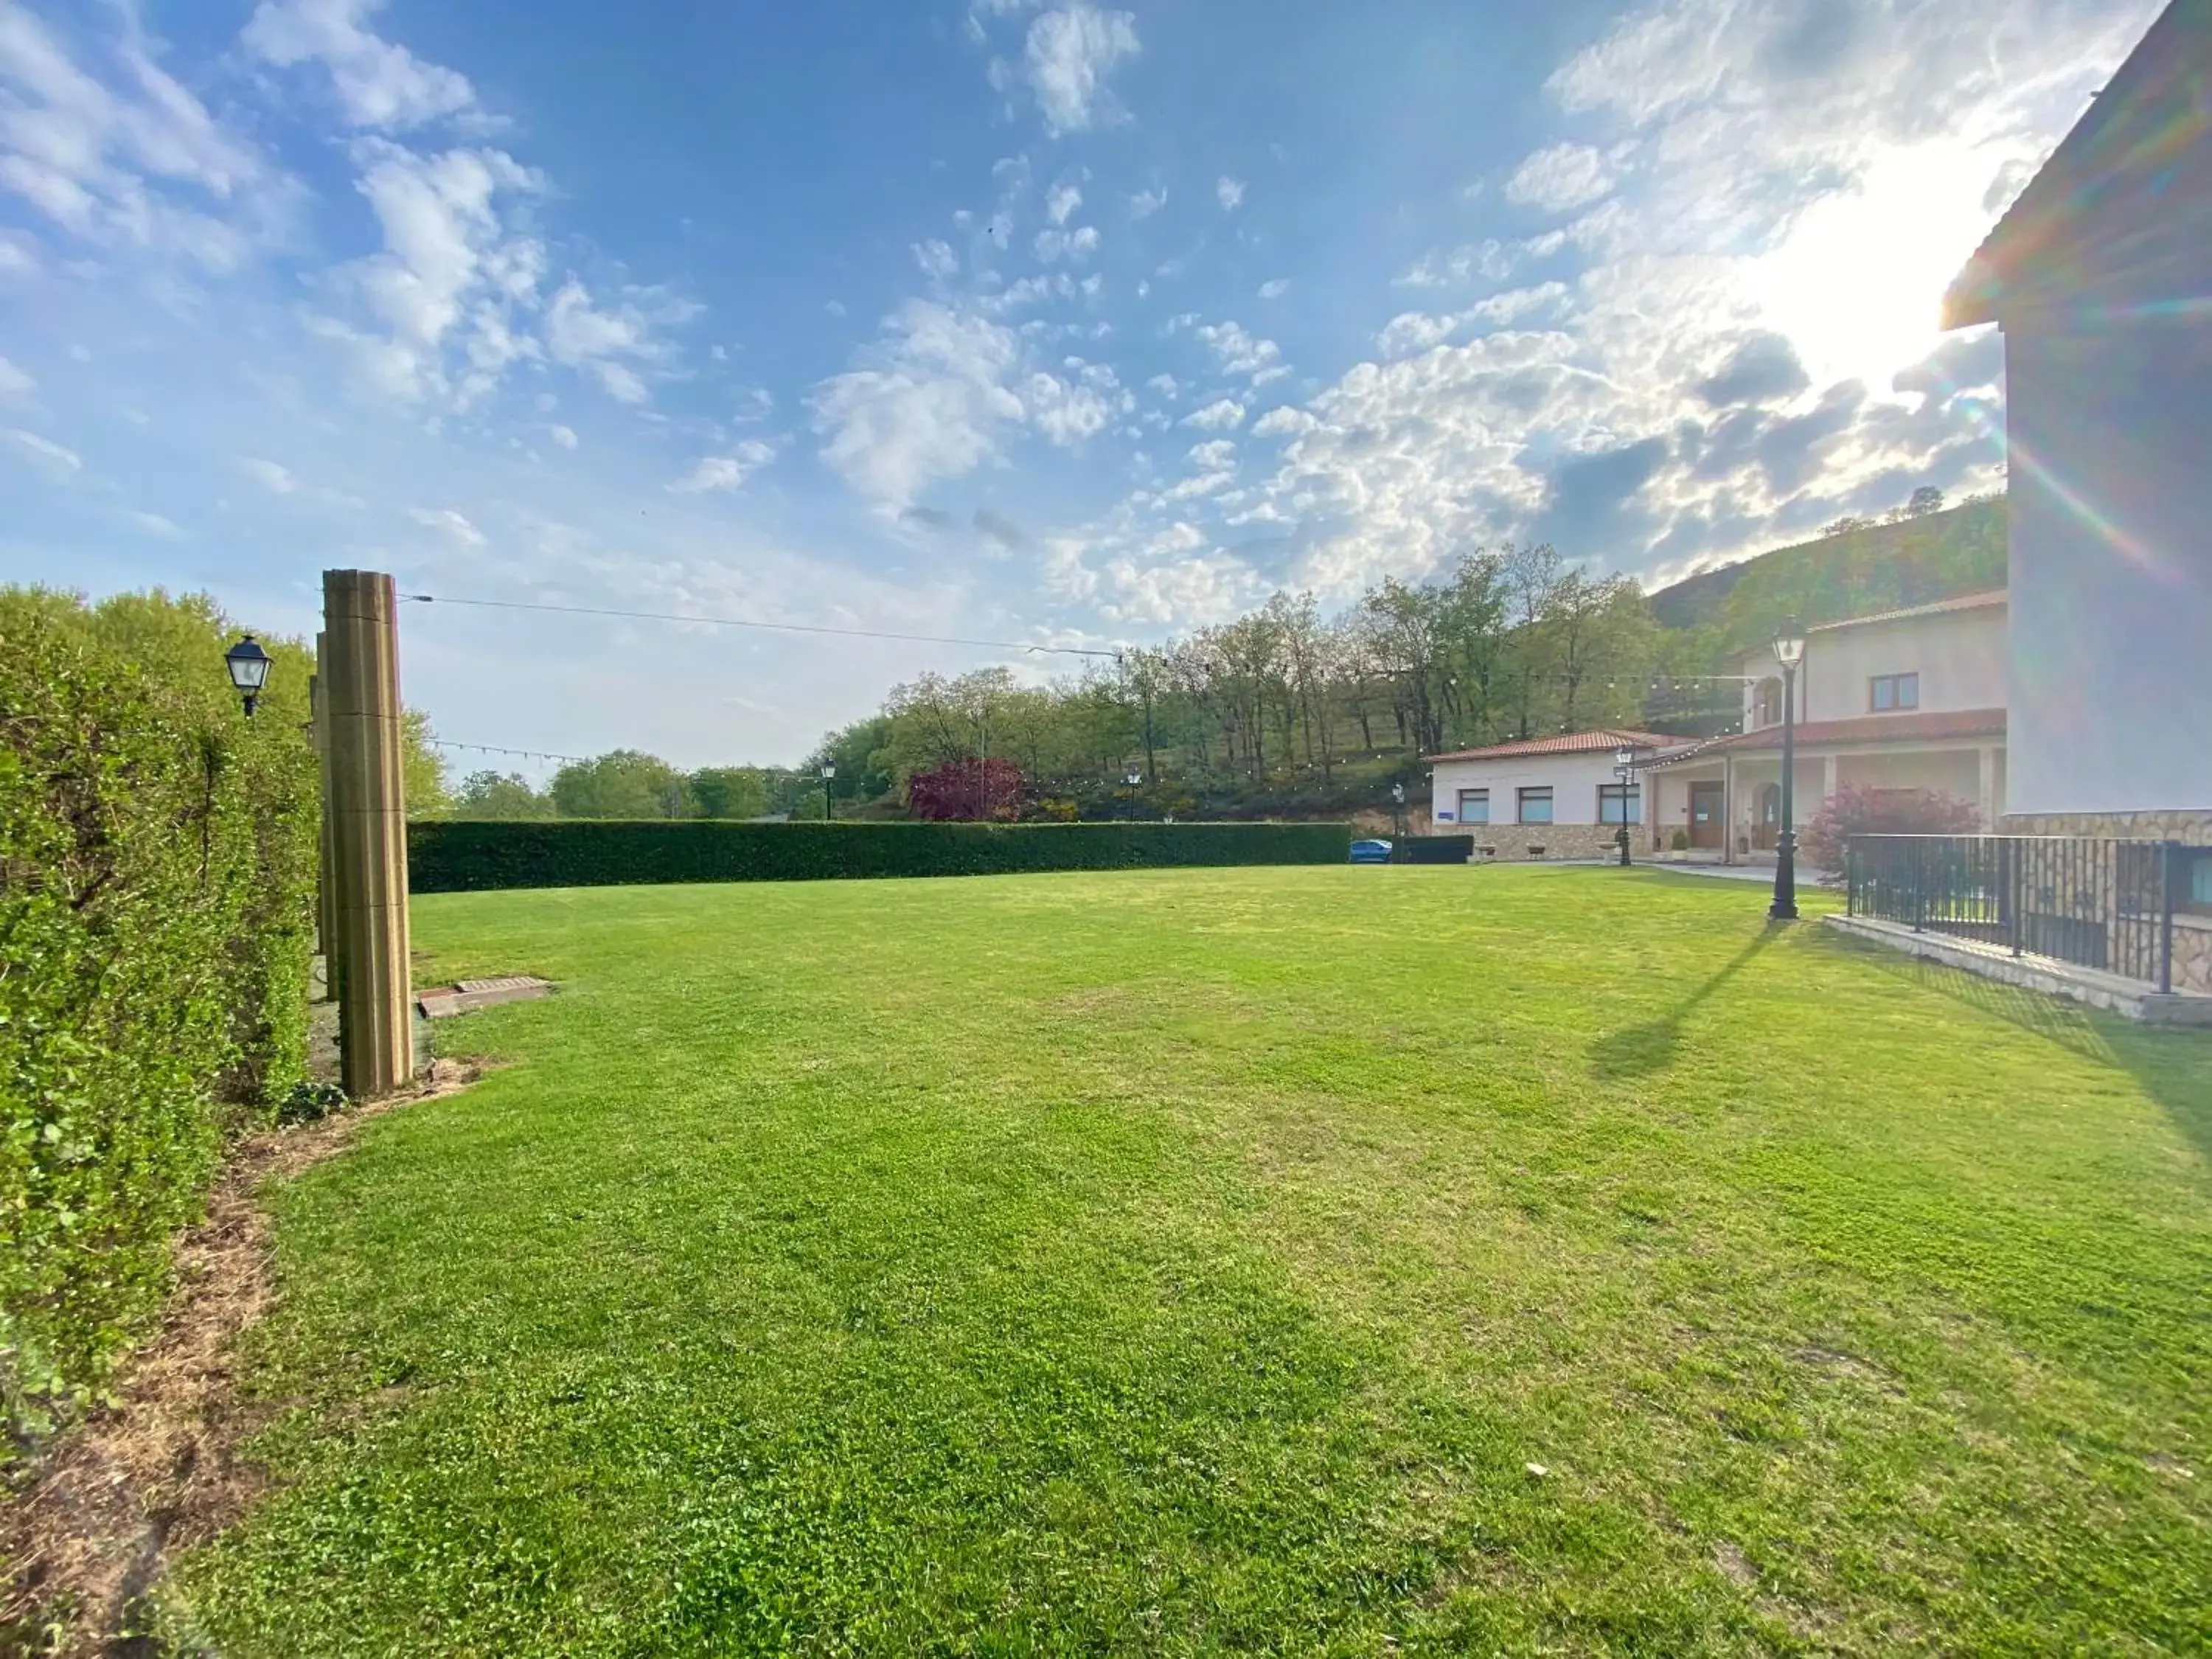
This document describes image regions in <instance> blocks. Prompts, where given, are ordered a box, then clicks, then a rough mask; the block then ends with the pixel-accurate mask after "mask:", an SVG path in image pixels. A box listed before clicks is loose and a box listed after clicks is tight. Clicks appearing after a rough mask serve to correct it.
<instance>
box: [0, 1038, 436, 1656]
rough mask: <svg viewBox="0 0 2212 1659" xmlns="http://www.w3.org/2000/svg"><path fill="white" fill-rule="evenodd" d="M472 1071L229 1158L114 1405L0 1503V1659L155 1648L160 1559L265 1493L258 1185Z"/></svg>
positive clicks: (267, 1410) (251, 1143)
mask: <svg viewBox="0 0 2212 1659" xmlns="http://www.w3.org/2000/svg"><path fill="white" fill-rule="evenodd" d="M478 1074H479V1072H478V1068H477V1066H471V1065H463V1064H459V1063H457V1062H455V1061H453V1060H439V1061H437V1062H436V1063H435V1065H434V1066H432V1067H431V1071H430V1075H429V1077H428V1079H426V1081H425V1082H424V1083H423V1085H422V1086H421V1087H419V1088H417V1089H416V1090H415V1091H412V1092H410V1093H408V1094H404V1095H396V1096H394V1097H392V1098H391V1099H389V1100H385V1101H379V1102H377V1103H375V1104H374V1105H369V1106H359V1107H353V1108H349V1109H347V1110H345V1111H343V1112H340V1113H337V1115H333V1116H331V1117H329V1118H326V1119H325V1120H324V1121H321V1122H319V1123H314V1124H309V1125H307V1126H304V1127H299V1128H291V1129H276V1130H271V1131H269V1132H267V1133H263V1134H258V1135H254V1136H252V1137H250V1138H248V1139H245V1140H243V1141H240V1143H239V1144H238V1145H237V1146H235V1147H234V1148H233V1149H232V1152H231V1156H230V1158H229V1160H228V1163H227V1164H225V1165H224V1168H223V1170H222V1175H221V1176H219V1177H218V1178H217V1180H216V1184H215V1188H214V1189H213V1190H212V1191H211V1192H210V1194H209V1195H208V1214H207V1219H206V1220H205V1221H204V1222H203V1223H201V1224H200V1225H198V1226H197V1227H194V1228H192V1229H191V1230H190V1231H187V1232H186V1233H185V1235H184V1236H183V1237H181V1238H180V1239H179V1242H178V1244H177V1249H176V1252H175V1261H176V1276H177V1284H176V1289H175V1290H174V1291H173V1292H172V1293H171V1296H170V1298H169V1304H168V1307H167V1310H166V1311H165V1313H164V1315H163V1317H162V1324H161V1332H160V1334H158V1335H157V1336H156V1337H155V1338H154V1339H153V1340H151V1341H150V1342H149V1343H148V1344H147V1345H146V1346H145V1347H144V1348H143V1350H141V1351H140V1352H139V1353H138V1355H137V1358H134V1359H133V1360H132V1361H131V1363H130V1364H129V1365H128V1367H127V1368H126V1369H125V1371H124V1373H123V1375H122V1376H121V1378H120V1379H119V1380H118V1384H117V1386H116V1389H115V1395H116V1398H117V1400H118V1402H119V1403H118V1404H117V1405H115V1406H113V1407H101V1408H100V1409H98V1410H95V1411H94V1412H93V1413H91V1414H90V1415H88V1416H87V1417H86V1418H84V1419H82V1420H81V1421H79V1422H77V1423H76V1424H74V1425H71V1426H70V1428H68V1429H66V1430H64V1431H63V1432H62V1433H61V1434H59V1435H58V1436H57V1437H55V1438H54V1440H53V1441H52V1443H50V1444H49V1445H47V1446H46V1448H45V1449H43V1450H42V1451H41V1452H40V1454H39V1455H38V1457H37V1458H36V1459H35V1460H34V1462H33V1465H32V1467H31V1468H30V1470H29V1472H28V1473H27V1475H25V1476H23V1478H21V1480H19V1481H17V1482H16V1483H15V1485H16V1488H17V1489H16V1491H15V1493H14V1495H13V1496H12V1497H10V1498H8V1499H7V1500H6V1501H4V1502H0V1563H4V1564H6V1574H7V1579H6V1582H5V1583H4V1584H0V1655H6V1654H10V1653H23V1654H38V1655H41V1656H52V1659H81V1656H92V1655H101V1656H126V1655H133V1654H145V1655H151V1654H153V1653H154V1652H155V1649H154V1648H153V1647H152V1646H151V1645H150V1644H149V1642H148V1641H147V1638H144V1637H143V1636H142V1635H141V1634H139V1633H138V1632H137V1630H136V1629H135V1628H134V1626H136V1624H137V1614H138V1613H139V1612H140V1610H141V1608H142V1607H143V1604H144V1601H145V1597H146V1593H147V1591H148V1590H149V1589H151V1588H152V1586H153V1584H154V1583H155V1580H157V1579H158V1578H160V1577H161V1571H162V1568H163V1567H164V1565H166V1564H167V1559H168V1556H169V1553H170V1552H171V1551H173V1550H178V1549H182V1548H185V1547H188V1546H190V1545H192V1544H196V1543H199V1542H201V1541H204V1540H205V1539H208V1538H210V1537H212V1536H214V1534H216V1533H217V1532H220V1531H221V1530H222V1528H224V1527H226V1526H228V1525H229V1524H230V1523H231V1522H234V1521H235V1520H236V1519H237V1518H238V1517H239V1516H240V1515H241V1514H243V1513H244V1512H245V1510H246V1505H247V1504H249V1503H251V1502H252V1499H253V1498H254V1497H255V1496H256V1495H257V1494H258V1492H261V1491H262V1489H263V1488H264V1486H266V1485H267V1483H268V1482H267V1477H266V1475H265V1474H264V1473H263V1472H262V1471H261V1470H260V1469H259V1468H257V1467H255V1466H254V1465H253V1464H252V1462H249V1461H247V1460H246V1459H245V1458H244V1457H242V1456H241V1455H240V1447H241V1446H242V1445H243V1444H244V1443H245V1442H246V1440H247V1439H248V1438H249V1437H251V1436H252V1434H253V1433H254V1431H256V1430H258V1429H259V1428H260V1427H262V1426H263V1425H264V1424H265V1423H267V1422H268V1421H269V1420H270V1419H271V1418H273V1417H274V1416H275V1415H276V1413H277V1412H278V1411H279V1410H280V1409H281V1407H279V1406H277V1405H276V1404H275V1403H274V1402H270V1401H248V1400H246V1399H243V1398H242V1397H241V1395H240V1389H239V1387H238V1383H239V1375H238V1368H237V1352H236V1350H237V1339H238V1336H239V1334H240V1332H242V1331H244V1330H245V1329H246V1327H248V1326H249V1325H252V1324H253V1323H254V1322H256V1321H257V1320H259V1319H261V1318H263V1317H264V1316H266V1315H267V1314H268V1312H269V1311H270V1309H271V1308H272V1307H273V1306H274V1305H275V1304H276V1275H275V1272H274V1267H273V1261H272V1257H271V1252H270V1227H269V1218H268V1216H267V1215H266V1214H265V1213H264V1212H263V1210H262V1208H261V1206H260V1205H259V1203H258V1201H257V1200H258V1194H259V1193H260V1190H261V1188H262V1187H263V1185H264V1183H265V1182H269V1181H270V1180H271V1179H276V1180H289V1179H291V1178H292V1177H294V1176H297V1175H299V1174H300V1173H301V1171H302V1170H306V1169H307V1168H309V1167H310V1166H311V1165H313V1164H319V1163H320V1162H321V1161H322V1160H323V1159H325V1158H329V1157H331V1155H332V1154H334V1153H337V1152H342V1151H343V1150H344V1148H345V1146H346V1143H347V1142H348V1141H349V1139H352V1136H353V1133H354V1131H355V1129H356V1127H358V1126H359V1125H360V1124H362V1122H364V1121H367V1120H368V1119H369V1118H372V1117H376V1116H380V1115H382V1114H384V1113H386V1112H388V1111H392V1110H394V1109H398V1108H399V1107H403V1106H408V1105H411V1104H413V1103H415V1102H416V1101H418V1100H428V1099H435V1098H437V1097H441V1096H445V1095H450V1094H455V1093H458V1092H459V1091H461V1090H463V1089H465V1088H466V1087H467V1086H468V1085H470V1084H471V1083H473V1082H475V1081H476V1079H477V1076H478Z"/></svg>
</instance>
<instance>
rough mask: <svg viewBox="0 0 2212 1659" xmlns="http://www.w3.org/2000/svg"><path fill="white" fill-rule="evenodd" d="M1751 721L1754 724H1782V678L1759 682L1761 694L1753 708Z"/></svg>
mask: <svg viewBox="0 0 2212 1659" xmlns="http://www.w3.org/2000/svg"><path fill="white" fill-rule="evenodd" d="M1751 723H1752V724H1753V726H1779V725H1781V724H1782V682H1781V681H1780V680H1761V681H1760V682H1759V695H1758V698H1757V701H1756V706H1755V707H1754V708H1753V710H1752V715H1751Z"/></svg>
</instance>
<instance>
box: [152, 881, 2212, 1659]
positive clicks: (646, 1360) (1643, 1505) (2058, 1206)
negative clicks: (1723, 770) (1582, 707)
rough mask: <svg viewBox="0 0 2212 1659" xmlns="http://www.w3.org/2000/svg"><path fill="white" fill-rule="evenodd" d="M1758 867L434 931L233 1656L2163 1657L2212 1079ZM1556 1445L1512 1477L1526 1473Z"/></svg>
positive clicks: (662, 911)
mask: <svg viewBox="0 0 2212 1659" xmlns="http://www.w3.org/2000/svg"><path fill="white" fill-rule="evenodd" d="M1763 902H1764V898H1763V895H1762V894H1761V893H1760V892H1759V890H1758V889H1757V888H1755V887H1749V886H1740V885H1736V884H1727V883H1720V882H1712V883H1704V882H1696V881H1691V880H1684V879H1680V878H1668V877H1666V876H1663V875H1660V874H1656V873H1644V872H1637V873H1630V874H1626V875H1624V874H1622V873H1620V872H1613V871H1604V870H1595V869H1584V870H1558V869H1553V870H1541V869H1511V868H1507V869H1490V870H1472V871H1470V870H1465V869H1451V868H1443V869H1437V868H1412V867H1409V868H1399V867H1384V868H1358V869H1354V868H1340V869H1337V868H1332V869H1309V870H1239V871H1221V872H1204V871H1191V872H1167V873H1161V874H1109V875H1073V876H1021V877H1011V878H988V879H973V880H939V881H910V882H875V883H817V884H801V885H790V886H742V887H686V888H656V889H603V890H589V891H569V892H539V893H503V894H489V895H469V896H451V897H441V898H435V899H429V900H427V901H422V902H419V903H418V906H417V915H416V940H417V944H418V945H420V946H421V947H422V949H424V950H425V951H428V954H429V956H430V957H431V959H432V960H431V962H430V963H429V964H428V965H427V966H426V968H425V969H424V971H423V972H422V974H421V975H418V976H419V977H422V979H424V980H425V981H428V980H430V979H431V978H434V977H435V978H447V977H452V976H455V975H463V974H468V973H471V972H478V973H483V972H493V971H532V972H538V973H543V974H545V975H550V977H552V978H554V979H556V980H558V981H560V982H561V983H562V987H563V991H562V995H561V996H559V997H558V998H557V999H556V1000H552V1001H550V1002H545V1003H538V1004H529V1005H519V1006H510V1007H506V1008H501V1009H496V1010H494V1011H491V1012H488V1013H485V1014H482V1015H478V1016H474V1017H471V1018H470V1019H469V1020H468V1021H467V1022H465V1023H464V1024H459V1026H455V1027H447V1028H446V1029H445V1030H444V1031H443V1032H441V1036H444V1038H445V1039H446V1040H447V1043H448V1045H449V1046H453V1047H457V1048H460V1049H462V1050H464V1051H468V1052H481V1053H486V1054H495V1055H498V1056H500V1057H501V1058H503V1059H504V1060H507V1061H509V1062H511V1063H510V1064H508V1065H507V1066H505V1068H504V1069H501V1070H499V1071H497V1072H495V1073H493V1074H492V1075H491V1076H489V1078H488V1079H486V1080H485V1081H484V1082H483V1083H482V1084H480V1085H477V1087H476V1088H474V1089H473V1090H471V1091H468V1092H467V1093H465V1094H463V1095H461V1096H459V1097H453V1098H451V1099H447V1100H442V1101H437V1102H434V1103H426V1104H422V1105H418V1106H416V1107H413V1108H410V1109H407V1110H406V1111H404V1112H401V1113H398V1114H395V1115H390V1116H387V1117H386V1118H383V1119H381V1120H380V1121H376V1122H374V1123H373V1124H370V1125H368V1126H366V1127H365V1128H364V1131H363V1133H362V1135H361V1138H360V1140H359V1143H358V1145H357V1146H356V1148H355V1150H353V1151H352V1152H349V1154H348V1155H346V1156H345V1157H343V1158H339V1159H337V1160H335V1161H333V1162H331V1163H330V1164H325V1165H323V1166H321V1167H319V1168H317V1169H316V1170H313V1171H312V1172H311V1173H310V1174H309V1175H308V1176H306V1177H305V1178H303V1179H302V1180H301V1181H299V1182H296V1183H295V1184H294V1185H293V1186H291V1187H289V1188H286V1189H283V1190H282V1191H280V1192H278V1193H276V1194H272V1202H273V1203H274V1205H275V1206H276V1211H277V1215H278V1226H279V1231H278V1238H279V1246H280V1266H281V1271H282V1275H283V1285H284V1295H285V1301H284V1304H283V1310H282V1312H281V1313H280V1315H279V1316H277V1317H276V1319H275V1320H274V1321H273V1322H270V1323H268V1324H266V1325H264V1326H263V1327H262V1328H259V1330H258V1333H257V1334H255V1336H254V1338H253V1341H252V1355H253V1359H254V1362H255V1367H256V1370H255V1376H257V1378H258V1387H259V1389H261V1390H262V1391H264V1393H265V1394H266V1395H268V1396H269V1397H270V1399H271V1400H272V1401H278V1402H282V1403H283V1407H284V1408H285V1409H284V1410H283V1414H282V1415H281V1416H280V1417H279V1419H277V1422H276V1426H275V1427H274V1428H272V1429H271V1430H270V1431H268V1432H267V1433H266V1434H265V1435H264V1437H263V1440H262V1442H261V1443H260V1446H259V1450H260V1452H261V1453H262V1455H264V1457H265V1458H266V1459H267V1461H268V1462H269V1463H270V1466H271V1467H272V1468H273V1469H274V1470H275V1471H276V1474H277V1475H278V1476H279V1478H280V1479H281V1480H282V1482H283V1485H282V1486H280V1487H279V1488H278V1489H277V1490H276V1491H275V1492H273V1493H272V1494H271V1495H270V1497H269V1498H267V1499H266V1500H265V1501H264V1503H262V1504H260V1505H259V1506H258V1508H257V1509H256V1510H254V1512H253V1513H252V1515H251V1516H249V1517H248V1518H247V1519H246V1521H245V1522H243V1523H242V1524H241V1525H240V1526H239V1527H238V1528H235V1529H234V1531H233V1532H231V1533H230V1534H226V1535H225V1536H224V1537H223V1538H222V1539H221V1540H219V1541H216V1542H215V1543H214V1544H212V1545H210V1546H207V1547H203V1548H201V1549H200V1550H198V1551H197V1552H196V1553H192V1554H191V1555H189V1556H187V1557H186V1558H185V1560H184V1561H183V1562H182V1563H181V1565H180V1566H179V1570H178V1571H176V1573H175V1574H174V1575H173V1577H172V1578H171V1580H170V1581H169V1583H168V1585H167V1590H166V1595H167V1617H168V1620H169V1623H170V1625H171V1627H172V1630H173V1632H177V1633H179V1634H181V1635H184V1636H185V1637H187V1638H200V1639H204V1640H205V1641H207V1642H208V1643H210V1644H212V1645H213V1646H214V1647H215V1648H216V1650H219V1651H221V1652H222V1653H224V1654H226V1655H230V1656H249V1655H276V1654H301V1653H312V1654H316V1655H344V1654H378V1655H395V1654H408V1655H416V1654H419V1655H439V1656H453V1655H487V1656H489V1655H522V1654H527V1655H540V1654H574V1655H607V1656H616V1655H621V1656H644V1655H662V1654H702V1653H718V1654H719V1653H732V1654H743V1653H769V1652H783V1651H795V1652H802V1653H818V1654H839V1653H870V1654H878V1653H879V1654H919V1653H975V1654H992V1655H1026V1654H1066V1653H1100V1654H1105V1653H1115V1654H1120V1653H1132V1654H1133V1653H1176V1654H1183V1653H1193V1654H1195V1653H1230V1652H1236V1653H1284V1654H1300V1655H1304V1654H1346V1655H1350V1654H1359V1655H1375V1654H1382V1653H1387V1652H1390V1651H1394V1650H1395V1651H1398V1652H1401V1653H1415V1652H1428V1653H1480V1654H1487V1653H1493V1652H1495V1653H1539V1652H1541V1653H1576V1654H1598V1653H1619V1654H1628V1653H1639V1654H1693V1653H1793V1652H1802V1653H1815V1652H1818V1653H1836V1652H1842V1653H1860V1654H1886V1653H1895V1652H1899V1651H1914V1650H1919V1651H1942V1652H1958V1653H1964V1652H1976V1653H1990V1652H2007V1653H2081V1652H2089V1651H2095V1652H2101V1653H2112V1654H2148V1653H2177V1654H2178V1653H2183V1652H2192V1651H2195V1652H2201V1651H2203V1650H2204V1646H2205V1644H2207V1643H2208V1642H2209V1641H2212V1598H2208V1596H2207V1595H2206V1586H2207V1585H2208V1584H2212V1525H2208V1522H2212V1445H2208V1435H2212V1422H2208V1411H2212V1389H2208V1384H2207V1378H2208V1376H2212V1041H2208V1040H2207V1039H2206V1038H2204V1037H2203V1036H2191V1035H2187V1034H2171V1033H2157V1032H2141V1031H2136V1030H2130V1029H2128V1028H2125V1027H2123V1026H2120V1025H2118V1024H2112V1023H2108V1022H2106V1021H2103V1020H2101V1019H2093V1018H2089V1017H2087V1016H2086V1015H2084V1014H2081V1013H2079V1012H2074V1011H2071V1010H2070V1009H2064V1008H2061V1007H2059V1006H2057V1005H2052V1004H2049V1003H2045V1002H2042V1001H2039V1000H2035V999H2033V998H2030V997H2027V996H2025V995H2015V994H2012V993H2010V992H2007V991H2003V990H2001V989H2000V988H1998V987H1993V986H1990V985H1986V984H1984V983H1982V982H1980V981H1971V980H1963V979H1957V978H1954V977H1952V976H1948V975H1944V974H1942V973H1941V972H1940V971H1937V970H1931V969H1923V968H1919V967H1917V966H1913V965H1910V964H1907V963H1905V962H1903V961H1902V960H1901V959H1897V958H1893V957H1886V956H1881V955H1875V954H1871V953H1869V952H1868V951H1864V950H1862V949H1859V948H1856V947H1853V946H1851V945H1849V944H1848V943H1847V942H1845V941H1842V940H1839V939H1836V938H1834V937H1832V936H1831V935H1829V934H1828V933H1826V931H1825V930H1824V929H1822V928H1820V927H1819V926H1817V925H1816V924H1814V923H1810V922H1808V923H1807V924H1804V925H1802V926H1800V927H1796V928H1794V929H1787V930H1779V931H1770V930H1769V929H1768V928H1766V927H1765V925H1764V922H1763V917H1762V915H1761V911H1762V906H1763ZM1531 1465H1536V1466H1541V1468H1542V1469H1543V1470H1544V1471H1545V1472H1544V1473H1543V1474H1534V1473H1532V1472H1531V1470H1530V1466H1531Z"/></svg>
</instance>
